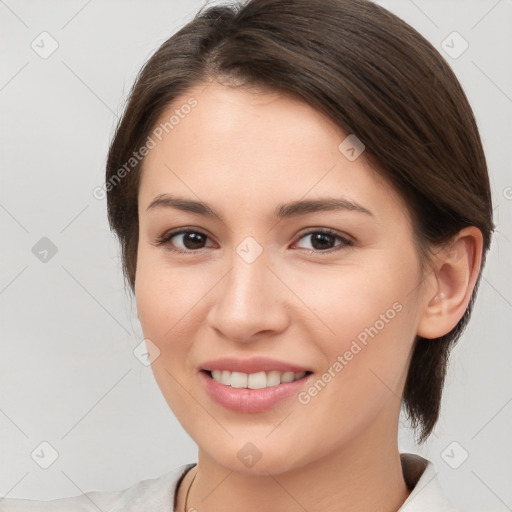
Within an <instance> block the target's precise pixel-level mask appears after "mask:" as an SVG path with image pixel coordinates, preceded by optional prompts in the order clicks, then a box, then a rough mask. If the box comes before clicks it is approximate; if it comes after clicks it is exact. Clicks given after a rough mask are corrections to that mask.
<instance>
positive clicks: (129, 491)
mask: <svg viewBox="0 0 512 512" xmlns="http://www.w3.org/2000/svg"><path fill="white" fill-rule="evenodd" d="M400 458H401V461H402V470H403V474H404V479H405V481H406V483H407V485H408V486H409V489H412V492H411V494H410V495H409V497H408V498H407V500H406V501H405V502H404V504H403V505H402V506H401V507H400V509H399V510H398V511H397V512H457V510H456V509H454V508H452V507H451V506H450V504H449V502H448V501H447V500H446V499H445V498H444V496H443V493H442V490H441V487H440V485H439V481H438V478H437V472H436V470H435V468H434V465H433V464H432V463H431V462H430V461H428V460H427V459H424V458H423V457H420V456H419V455H413V454H412V453H401V454H400ZM195 465H196V464H185V465H183V466H180V467H178V468H177V469H174V470H173V471H171V472H169V473H166V474H164V475H162V476H159V477H157V478H151V479H147V480H142V481H140V482H137V483H135V484H134V485H132V486H131V487H128V488H126V489H124V490H122V491H113V492H112V491H89V492H86V493H85V494H82V495H80V496H75V497H72V498H60V499H58V500H50V501H35V500H24V499H13V498H4V499H2V498H1V497H0V512H98V510H101V511H103V512H174V494H175V491H176V488H177V485H178V483H179V481H180V480H181V478H182V477H183V476H184V475H185V473H186V472H187V471H188V470H189V469H191V468H193V467H194V466H195Z"/></svg>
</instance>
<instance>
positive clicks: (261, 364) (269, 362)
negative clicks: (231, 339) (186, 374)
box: [200, 356, 312, 373]
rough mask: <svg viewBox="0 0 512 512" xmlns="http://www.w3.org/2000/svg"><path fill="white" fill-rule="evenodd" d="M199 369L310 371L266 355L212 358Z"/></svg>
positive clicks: (253, 371) (245, 371)
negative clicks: (244, 357) (242, 357)
mask: <svg viewBox="0 0 512 512" xmlns="http://www.w3.org/2000/svg"><path fill="white" fill-rule="evenodd" d="M200 370H208V371H212V370H228V371H230V372H242V373H258V372H271V371H278V372H293V373H298V372H310V371H312V370H311V369H310V368H304V367H302V366H298V365H295V364H290V363H287V362H284V361H278V360H276V359H270V358H268V357H262V356H258V357H251V358H247V359H240V358H237V357H221V358H219V359H212V360H210V361H205V362H204V363H203V364H202V365H201V366H200Z"/></svg>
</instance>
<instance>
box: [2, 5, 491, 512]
mask: <svg viewBox="0 0 512 512" xmlns="http://www.w3.org/2000/svg"><path fill="white" fill-rule="evenodd" d="M105 189H106V192H107V194H108V214H109V221H110V224H111V226H112V229H113V230H114V232H115V233H116V234H117V236H118V237H119V240H120V243H121V247H122V255H123V270H124V272H125V276H126V279H127V284H128V285H129V287H130V289H131V291H133V293H134V295H135V298H136V302H137V311H138V316H139V319H140V322H141V325H142V329H143V332H144V335H145V338H146V344H147V348H148V353H149V356H148V357H149V359H150V360H151V361H152V368H153V372H154V375H155V378H156V380H157V383H158V385H159V387H160V389H161V391H162V393H163V395H164V397H165V399H166V400H167V402H168V404H169V406H170V407H171V409H172V410H173V412H174V413H175V414H176V416H177V418H178V419H179V421H180V422H181V424H182V425H183V427H184V428H185V430H186V431H187V432H188V433H189V434H190V436H191V437H192V438H193V439H194V441H195V442H196V443H197V445H198V462H197V464H188V465H186V466H182V467H180V468H178V469H176V470H175V471H172V472H170V473H168V474H166V475H163V476H162V477H160V478H158V479H153V480H145V481H143V482H139V483H138V484H136V485H134V486H132V487H130V488H129V489H126V490H124V491H119V492H89V493H87V494H86V495H83V496H81V497H76V498H66V499H63V500H55V501H54V502H51V504H49V503H44V502H39V503H37V502H29V501H28V500H9V499H5V500H3V501H2V502H0V510H3V511H14V510H66V511H78V510H97V509H98V508H99V509H100V510H105V511H106V510H109V511H121V510H123V511H128V510H130V511H131V510H133V511H135V510H144V511H151V510H175V511H179V512H182V511H190V510H197V511H199V512H203V511H204V512H210V511H219V510H222V511H234V510H244V511H246V512H252V511H254V510H274V509H279V510H281V511H295V510H308V511H327V510H333V511H334V510H340V509H343V510H353V511H368V510H379V511H389V512H391V511H398V510H400V511H409V512H411V511H420V510H421V511H423V510H425V511H426V510H428V511H434V510H436V511H446V510H453V509H452V508H450V505H449V504H448V502H447V501H446V500H445V499H444V498H443V496H442V493H441V491H440V487H439V484H438V483H437V480H436V478H435V475H436V474H435V470H434V468H433V465H432V463H430V462H429V461H427V460H426V459H423V458H421V457H419V456H414V455H412V454H400V453H399V450H398V444H397V429H398V419H399V413H400V409H401V406H402V404H403V406H404V409H405V411H406V412H407V414H408V416H409V418H410V420H411V422H412V425H413V426H414V427H415V428H416V429H417V432H418V441H419V442H420V443H421V442H424V441H425V440H426V439H427V438H428V436H429V435H430V434H431V432H432V430H433V428H434V426H435V424H436V422H437V419H438V416H439V410H440V403H441V394H442V388H443V382H444V377H445V372H446V368H447V360H448V355H449V353H450V350H451V348H452V347H453V345H454V343H455V342H456V341H457V339H458V338H459V336H460V334H461V332H462V330H463V328H464V326H465V325H466V324H467V322H468V320H469V316H470V313H471V309H472V305H473V302H474V298H475V293H476V290H477V287H478V283H479V280H480V276H481V270H482V267H483V264H484V261H485V255H486V252H487V250H488V249H489V245H490V239H491V234H492V230H493V227H494V226H493V222H492V203H491V196H490V188H489V180H488V175H487V168H486V162H485V157H484V154H483V150H482V146H481V142H480V137H479V134H478V131H477V128H476V123H475V121H474V117H473V114H472V111H471V108H470V106H469V104H468V102H467V99H466V97H465V95H464V93H463V91H462V89H461V87H460V85H459V83H458V81H457V79H456V78H455V76H454V74H453V73H452V72H451V70H450V68H449V67H448V65H447V64H446V63H445V62H444V60H443V59H442V58H441V57H440V56H439V54H438V52H437V51H436V50H435V49H434V48H433V47H432V46H431V45H430V43H428V42H427V41H426V40H425V39H424V38H423V37H422V36H421V35H419V34H418V33H417V32H416V31H415V30H413V29H412V28H411V27H410V26H408V25H407V24H406V23H404V22H403V21H401V20H400V19H399V18H397V17H396V16H394V15H392V14H391V13H389V12H388V11H386V10H385V9H383V8H381V7H378V6H377V5H374V4H373V3H370V2H367V1H365V0H350V1H345V0H327V1H325V0H322V1H320V0H315V1H305V0H285V1H281V0H252V1H249V2H247V3H245V4H243V5H231V6H217V7H210V8H207V9H204V10H202V11H201V12H200V13H199V14H198V15H197V16H196V18H195V19H194V20H193V21H192V22H190V23H189V24H188V25H186V26H185V27H184V28H183V29H181V30H180V31H179V32H178V33H176V34H175V35H174V36H172V37H171V38H170V39H169V40H168V41H166V42H165V43H164V44H163V45H162V46H161V47H160V49H159V50H158V51H157V52H156V53H155V54H154V55H153V56H152V57H151V58H150V60H149V61H148V62H147V64H146V65H145V66H144V68H143V70H142V71H141V73H140V75H139V77H138V79H137V81H136V83H135V85H134V87H133V89H132V92H131V95H130V99H129V102H128V104H127V107H126V110H125V112H124V115H123V117H122V119H121V121H120V123H119V125H118V128H117V131H116V134H115V137H114V139H113V141H112V144H111V147H110V152H109V156H108V162H107V173H106V184H105ZM327 242H329V243H327ZM2 507H3V508H2Z"/></svg>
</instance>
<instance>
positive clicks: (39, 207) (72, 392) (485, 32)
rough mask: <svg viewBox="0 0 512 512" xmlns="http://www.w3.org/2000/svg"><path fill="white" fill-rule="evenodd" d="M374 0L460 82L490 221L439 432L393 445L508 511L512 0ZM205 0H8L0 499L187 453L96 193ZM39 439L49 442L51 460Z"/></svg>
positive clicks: (3, 89)
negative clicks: (419, 441) (157, 66)
mask: <svg viewBox="0 0 512 512" xmlns="http://www.w3.org/2000/svg"><path fill="white" fill-rule="evenodd" d="M379 3H381V4H382V5H384V6H385V7H387V8H389V9H390V10H391V11H393V12H395V13H396V14H398V15H399V16H400V17H402V18H403V19H405V20H406V21H407V22H408V23H410V24H411V25H412V26H414V27H415V28H416V29H417V30H419V32H421V33H422V34H423V35H424V36H425V37H426V38H428V39H429V40H430V41H431V42H432V43H433V44H434V45H435V46H436V47H437V48H438V49H439V50H440V52H441V53H442V54H443V55H444V56H445V58H446V59H447V60H448V62H449V63H450V64H451V65H452V67H453V69H454V70H455V72H456V74H457V76H458V77H459V79H460V81H461V82H462V85H463V87H464V89H465V91H466V93H467V95H468V97H469V100H470V102H471V104H472V106H473V108H474V111H475V114H476V117H477V120H478V124H479V127H480V129H481V134H482V138H483V142H484V146H485V150H486V154H487V158H488V164H489V168H490V173H491V181H492V188H493V194H494V201H495V216H496V218H495V222H496V224H497V226H498V229H497V232H496V234H495V237H494V240H493V246H492V250H491V252H490V254H489V257H488V262H487V266H486V268H485V271H484V277H483V280H482V284H481V289H480V293H479V299H478V301H477V305H476V309H475V311H474V315H473V319H472V322H471V323H470V326H469V328H468V329H467V331H466V333H465V335H464V336H463V339H462V341H461V343H460V344H459V346H457V347H456V349H455V350H454V352H453V354H452V359H451V363H450V369H449V376H448V380H447V386H446V389H445V392H444V398H443V409H442V418H441V420H440V422H439V424H438V426H437V428H436V431H435V434H434V435H433V436H432V437H431V439H430V440H429V441H428V442H427V444H426V445H424V446H422V447H418V446H415V444H414V441H413V439H412V436H411V433H410V431H409V430H408V428H407V426H406V425H405V423H404V426H403V428H402V429H401V431H400V449H401V451H410V452H415V453H419V454H422V455H424V456H426V457H427V458H429V459H431V460H432V461H433V462H434V464H435V466H436V468H437V470H438V471H439V478H440V480H441V484H442V486H443V488H444V490H445V493H446V494H447V496H448V497H449V498H450V499H451V500H452V502H453V503H454V504H455V505H457V506H460V507H461V509H463V510H467V511H473V510H491V511H496V512H498V511H506V510H512V494H511V487H510V479H511V475H512V453H511V452H512V450H511V446H512V442H511V436H510V432H511V424H512V421H511V420H512V386H511V381H512V377H511V375H512V372H511V368H512V363H511V361H512V358H511V356H512V345H511V344H510V327H511V307H512V293H511V289H512V287H511V271H510V261H511V259H512V258H511V229H510V226H511V205H512V188H511V187H512V176H511V172H510V165H509V164H510V162H511V142H510V141H511V132H512V130H511V124H512V123H511V119H512V117H511V111H512V78H511V73H510V62H511V54H512V51H511V50H512V36H511V30H510V27H511V26H512V2H511V1H510V0H501V1H496V0H489V1H487V0H485V1H484V0H479V1H467V0H464V1H463V0H451V1H441V0H439V1H426V0H423V1H420V0H415V1H412V0H394V1H381V2H379ZM201 5H202V2H199V1H189V2H185V1H169V0H168V1H153V2H151V3H149V2H143V1H142V0H132V1H124V2H121V1H120V0H118V1H113V0H111V1H105V0H104V1H99V0H92V1H91V0H89V1H84V0H80V1H75V0H73V1H70V0H66V1H63V0H62V1H51V2H50V1H47V2H30V1H23V0H6V1H3V0H0V44H1V46H2V48H4V51H3V52H2V54H1V56H0V69H1V75H0V108H1V127H0V130H1V132H0V134H1V141H2V143H1V147H2V150H1V152H0V165H1V167H0V168H1V180H2V182H1V183H2V184H1V188H0V225H1V229H2V231H1V232H2V245H1V261H0V269H1V274H0V308H1V309H0V314H1V331H0V332H1V341H2V343H1V345H0V461H1V463H0V497H1V496H4V495H6V494H8V495H9V497H17V498H31V499H41V500H46V499H54V498H60V497H64V496H74V495H77V494H80V493H81V492H84V491H88V490H116V489H121V488H125V487H128V486H129V485H131V484H133V483H134V482H136V481H138V480H140V479H144V478H151V477H155V476H158V475H160V474H162V473H164V472H168V471H170V470H171V469H173V468H175V467H176V466H178V465H181V464H185V463H188V462H193V461H195V460H196V447H195V445H194V443H193V442H192V441H191V440H190V439H189V438H188V436H187V434H186V433H185V432H184V431H183V429H182V428H181V426H180V425H179V423H178V422H177V420H176V419H175V418H174V416H173V414H172V412H171V411H170V410H169V408H168V406H167V404H166V402H165V400H164V399H163V397H162V396H161V393H160V390H159V389H158V387H157V385H156V383H155V381H154V378H153V375H152V372H151V368H150V367H146V366H144V365H143V364H142V363H141V362H140V361H139V360H138V359H137V358H136V357H135V356H134V355H133V350H134V349H135V348H136V347H137V346H138V345H139V344H140V342H141V340H142V333H141V330H140V326H139V325H138V321H137V317H136V313H135V309H134V305H133V304H132V301H131V299H130V298H129V296H128V295H127V294H126V293H125V291H124V287H123V280H122V275H121V270H120V264H119V257H118V252H117V246H116V242H115V239H114V238H113V236H112V235H111V234H110V232H109V229H108V225H107V221H106V202H105V200H97V199H95V198H94V197H93V195H92V191H93V189H94V188H95V187H97V186H99V185H101V184H102V180H103V175H104V163H105V156H106V152H107V148H108V143H109V140H110V138H111V136H112V133H113V128H114V125H115V121H116V119H117V116H118V115H120V113H121V108H122V106H123V102H124V100H125V98H126V95H127V93H128V90H129V88H130V87H131V85H132V83H133V80H134V78H135V74H136V73H137V71H138V70H139V69H140V67H141V66H142V64H143V63H144V62H145V61H146V60H147V58H148V57H149V56H150V55H151V54H152V53H153V51H154V50H155V49H156V48H157V47H158V46H159V45H160V44H161V43H162V42H163V41H164V40H166V39H167V38H168V37H169V36H170V35H171V34H172V33H173V32H175V31H176V30H177V29H178V28H179V27H181V26H182V25H184V24H185V22H187V21H188V20H190V19H191V18H192V16H193V15H194V14H195V12H196V11H197V9H198V8H199V7H200V6H201ZM43 31H47V32H48V33H49V34H51V37H52V38H53V39H54V40H55V41H57V43H58V48H57V49H56V51H55V52H54V53H53V54H52V55H50V56H49V57H47V58H45V59H44V58H42V57H41V56H40V55H39V54H38V53H36V51H34V49H33V48H32V47H31V43H32V41H35V43H34V45H39V48H40V49H39V50H38V51H40V52H42V51H43V48H42V46H43V45H44V49H45V51H48V50H49V49H51V44H52V41H51V40H50V39H49V38H48V37H49V36H39V34H41V32H43ZM453 31H457V32H458V33H459V34H460V35H461V36H462V37H463V38H464V40H466V41H467V42H468V43H469V47H468V49H467V50H466V51H465V52H464V53H462V54H461V55H460V56H458V57H457V58H454V57H453V54H454V52H458V51H460V50H461V49H462V48H463V46H461V45H462V44H463V41H462V40H461V39H460V38H458V36H450V38H448V39H446V38H447V36H449V35H450V34H452V32H453ZM41 37H46V39H45V40H44V42H41ZM454 37H455V39H454ZM443 41H446V42H445V43H444V45H445V48H446V45H447V44H448V45H449V46H452V47H453V48H452V49H451V50H450V51H451V52H452V56H450V55H448V54H446V53H445V51H444V50H443V47H442V45H443ZM36 47H37V46H36ZM43 237H47V238H48V239H49V240H51V242H52V243H53V244H54V246H55V247H56V249H57V252H56V254H54V255H52V252H51V251H50V252H49V253H48V254H47V256H46V262H43V261H41V260H40V259H39V258H41V257H43V255H41V254H39V257H37V256H36V255H35V254H34V253H33V247H34V246H35V245H36V244H37V243H38V242H39V241H40V239H41V238H43ZM39 244H43V245H44V244H48V242H47V241H46V242H45V241H43V242H39ZM36 248H37V249H38V250H41V247H40V246H39V245H38V246H36ZM43 249H44V247H43ZM35 252H36V253H38V251H35ZM44 441H45V442H47V443H49V444H50V445H51V446H52V447H53V449H54V450H55V451H56V452H57V453H58V458H57V459H56V460H55V462H53V464H51V465H50V466H49V467H48V469H43V468H42V467H40V465H41V464H45V463H46V464H47V463H49V462H51V460H50V459H49V457H51V453H52V449H51V448H49V447H47V446H45V445H42V446H41V445H40V444H41V443H42V442H44ZM452 443H453V444H452ZM34 450H35V455H34V456H33V457H32V456H31V454H32V453H33V452H34ZM41 450H42V451H41ZM466 452H467V453H468V455H469V456H468V458H467V460H465V461H464V462H462V461H463V459H464V457H465V454H466ZM43 453H44V456H43V455H42V454H43ZM36 454H39V457H37V455H36ZM461 462H462V463H461ZM453 466H458V467H457V468H454V467H453Z"/></svg>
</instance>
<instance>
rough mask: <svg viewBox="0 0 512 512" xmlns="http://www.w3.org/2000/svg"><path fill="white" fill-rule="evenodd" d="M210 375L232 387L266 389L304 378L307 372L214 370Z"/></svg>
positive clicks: (220, 382)
mask: <svg viewBox="0 0 512 512" xmlns="http://www.w3.org/2000/svg"><path fill="white" fill-rule="evenodd" d="M209 373H210V377H212V379H214V380H215V381H216V382H218V383H219V384H223V385H224V386H231V387H232V388H246V389H264V388H270V387H274V386H278V385H279V384H286V383H288V382H293V381H296V380H299V379H302V377H304V375H306V373H307V372H279V371H270V372H257V373H243V372H230V371H229V370H212V371H211V372H209Z"/></svg>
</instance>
